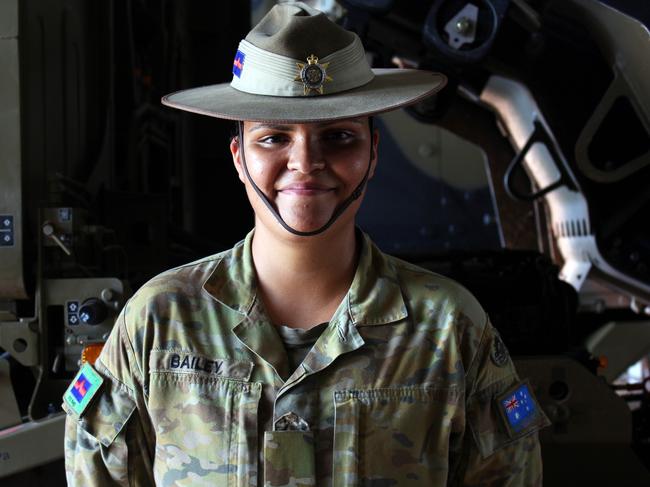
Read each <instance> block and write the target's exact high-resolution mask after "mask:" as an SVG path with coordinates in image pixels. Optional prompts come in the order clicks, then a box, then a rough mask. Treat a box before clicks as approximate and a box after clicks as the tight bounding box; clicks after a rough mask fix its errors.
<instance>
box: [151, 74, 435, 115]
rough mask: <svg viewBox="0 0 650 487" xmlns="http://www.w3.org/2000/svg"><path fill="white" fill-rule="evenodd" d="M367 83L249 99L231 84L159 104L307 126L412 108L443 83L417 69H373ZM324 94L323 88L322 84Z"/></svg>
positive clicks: (165, 99)
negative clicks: (302, 94)
mask: <svg viewBox="0 0 650 487" xmlns="http://www.w3.org/2000/svg"><path fill="white" fill-rule="evenodd" d="M373 72H374V73H375V77H374V78H373V80H372V81H370V82H369V83H367V84H365V85H363V86H360V87H358V88H354V89H351V90H348V91H343V92H339V93H332V94H330V95H328V94H327V93H326V94H323V95H312V96H305V97H280V96H265V95H253V94H250V93H245V92H243V91H239V90H236V89H235V88H233V87H231V86H230V83H222V84H218V85H209V86H202V87H200V88H192V89H188V90H182V91H177V92H175V93H171V94H169V95H166V96H164V97H163V98H162V103H163V104H164V105H167V106H170V107H173V108H178V109H180V110H185V111H188V112H194V113H199V114H202V115H208V116H211V117H217V118H223V119H227V120H248V121H254V122H284V123H308V122H321V121H329V120H339V119H345V118H354V117H361V116H368V115H375V114H378V113H382V112H387V111H390V110H395V109H396V108H400V107H403V106H406V105H410V104H413V103H416V102H418V101H420V100H422V99H424V98H427V97H428V96H431V95H433V94H434V93H436V92H438V91H440V90H441V89H442V88H443V87H444V86H445V84H447V78H446V77H445V76H444V75H443V74H440V73H433V72H430V71H422V70H417V69H373ZM325 89H327V85H325Z"/></svg>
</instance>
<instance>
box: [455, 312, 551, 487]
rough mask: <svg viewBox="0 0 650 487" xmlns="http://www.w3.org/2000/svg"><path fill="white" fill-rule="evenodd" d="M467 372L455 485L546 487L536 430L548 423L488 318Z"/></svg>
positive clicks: (530, 389) (528, 385) (476, 341)
mask: <svg viewBox="0 0 650 487" xmlns="http://www.w3.org/2000/svg"><path fill="white" fill-rule="evenodd" d="M481 328H482V332H481V334H480V337H478V336H477V337H475V338H476V339H477V340H476V339H475V340H474V342H475V343H477V345H476V353H475V354H474V356H473V359H472V361H471V364H470V365H469V368H468V369H467V374H466V402H465V408H466V409H465V415H466V427H467V430H466V433H465V437H464V441H463V448H462V452H461V458H460V461H459V463H458V470H457V471H456V472H455V475H454V481H453V482H451V485H456V486H466V487H470V486H485V485H489V486H491V487H533V486H534V487H542V458H541V449H540V444H539V438H538V434H537V432H538V431H539V430H540V429H541V428H543V427H545V426H547V425H548V424H549V421H548V419H547V418H546V416H545V415H544V412H543V411H542V409H541V408H540V406H539V404H538V402H537V400H536V399H535V396H534V392H533V390H532V386H531V385H530V384H529V383H528V382H527V381H521V380H520V379H519V377H518V375H517V372H516V370H515V367H514V364H513V363H512V360H511V359H510V356H509V354H508V350H507V349H506V347H505V345H504V343H503V341H502V340H501V337H500V336H499V334H498V332H497V331H496V330H495V329H494V327H493V326H492V325H491V324H490V322H489V320H487V317H486V323H485V325H484V326H483V327H481Z"/></svg>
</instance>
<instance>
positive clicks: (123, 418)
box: [63, 307, 154, 487]
mask: <svg viewBox="0 0 650 487" xmlns="http://www.w3.org/2000/svg"><path fill="white" fill-rule="evenodd" d="M125 314H126V307H125V310H123V311H122V313H121V314H120V316H119V317H118V319H117V322H116V324H115V326H114V327H113V331H112V332H111V335H110V336H109V338H108V341H107V342H106V344H105V345H104V348H103V350H102V353H101V354H100V356H99V358H98V359H97V361H96V362H95V365H94V367H93V366H91V365H89V364H86V365H84V366H83V367H82V368H81V370H80V371H79V373H78V374H77V376H76V377H75V379H73V382H72V384H71V385H70V387H69V388H68V391H66V394H65V396H64V400H63V409H64V410H65V411H66V413H67V417H66V425H65V445H64V450H65V468H66V477H67V481H68V485H69V486H71V487H75V486H83V487H91V486H102V487H104V486H145V485H146V486H150V485H154V480H153V470H152V461H151V458H152V456H151V450H152V447H151V446H150V445H151V442H148V441H147V434H146V428H145V427H144V425H145V424H146V421H143V418H144V417H145V415H143V414H142V412H143V411H144V410H145V408H144V404H145V402H144V394H143V383H142V375H141V372H140V369H139V367H138V365H137V362H136V355H135V353H134V350H133V347H132V344H131V341H130V340H129V337H128V335H127V332H126V325H125Z"/></svg>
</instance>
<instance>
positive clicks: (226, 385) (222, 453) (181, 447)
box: [149, 372, 262, 487]
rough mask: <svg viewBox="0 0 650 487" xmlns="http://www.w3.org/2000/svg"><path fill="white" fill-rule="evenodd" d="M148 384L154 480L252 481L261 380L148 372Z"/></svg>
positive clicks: (229, 483) (230, 483) (181, 482)
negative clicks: (153, 447)
mask: <svg viewBox="0 0 650 487" xmlns="http://www.w3.org/2000/svg"><path fill="white" fill-rule="evenodd" d="M149 388H150V391H149V392H150V394H149V412H150V415H151V419H152V422H153V425H154V428H155V431H156V459H155V463H154V475H155V477H156V483H157V484H158V483H159V484H160V485H176V484H179V485H196V484H198V483H201V485H203V483H205V485H208V484H209V485H214V486H237V487H243V486H246V487H249V486H256V485H257V409H258V404H259V400H260V396H261V391H262V385H261V384H260V383H255V382H245V381H242V380H235V379H229V378H225V377H208V376H205V375H200V374H187V373H174V372H152V373H151V375H150V383H149Z"/></svg>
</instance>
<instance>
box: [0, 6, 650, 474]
mask: <svg viewBox="0 0 650 487" xmlns="http://www.w3.org/2000/svg"><path fill="white" fill-rule="evenodd" d="M273 3H274V2H268V1H260V0H253V1H252V2H242V1H237V2H235V1H225V0H224V1H220V2H196V1H192V2H185V1H182V0H128V1H121V2H118V1H112V0H104V1H93V2H88V1H85V0H22V1H18V0H0V62H1V64H2V69H1V70H0V483H1V484H2V485H3V486H8V485H36V484H39V485H64V482H65V480H64V473H63V462H62V457H63V422H64V413H63V412H62V411H61V407H60V404H61V396H62V394H63V392H64V390H65V389H66V387H67V386H68V383H69V382H70V380H71V379H72V377H73V376H74V374H75V373H76V371H77V370H78V368H79V365H80V364H81V363H83V362H85V361H90V362H92V361H93V360H94V359H95V357H96V356H97V354H98V353H99V351H100V350H101V346H102V344H103V342H104V341H105V340H106V337H107V335H108V333H109V332H110V330H111V328H112V324H113V320H114V319H115V317H116V315H117V313H118V312H119V310H120V309H121V307H122V306H123V305H124V303H125V301H126V300H127V299H128V297H129V296H130V294H131V293H132V292H133V291H134V290H135V289H137V288H138V287H139V286H140V285H141V284H143V283H144V282H145V281H146V280H148V279H149V278H150V277H152V276H153V275H155V274H156V273H158V272H160V271H162V270H164V269H166V268H169V267H173V266H175V265H178V264H182V263H185V262H188V261H191V260H193V259H195V258H198V257H201V256H204V255H208V254H212V253H216V252H218V251H221V250H224V249H226V248H228V247H230V246H231V245H232V244H233V243H235V242H236V241H238V240H240V239H241V238H243V236H244V235H245V233H246V232H247V230H249V229H250V228H251V227H252V224H253V220H252V213H251V211H250V210H249V206H248V204H247V202H246V199H245V195H244V192H243V191H242V189H241V188H240V184H239V182H238V180H237V178H236V174H235V172H234V170H233V169H232V165H231V161H230V154H229V152H228V148H227V146H228V140H229V137H230V135H231V131H232V127H231V126H229V125H228V124H227V123H224V122H222V121H218V120H214V119H210V118H208V117H199V116H195V115H191V114H187V113H180V112H175V111H173V110H170V109H168V108H165V107H163V106H161V104H160V102H159V100H160V97H161V96H162V95H164V94H166V93H168V92H171V91H175V90H178V89H183V88H188V87H193V86H198V85H202V84H210V83H216V82H223V81H227V80H228V79H229V78H230V76H231V74H230V64H231V62H232V58H233V55H234V53H235V52H236V47H237V44H238V42H239V40H240V39H241V38H242V37H243V36H244V35H245V33H246V32H247V31H248V30H249V27H250V25H251V22H255V21H256V20H257V19H259V18H260V17H261V15H263V14H264V13H265V12H266V11H267V10H268V8H270V6H271V5H272V4H273ZM308 3H311V4H312V5H314V6H316V7H317V8H320V9H321V10H324V11H326V12H327V13H328V15H331V16H332V17H333V18H335V19H337V21H339V22H340V23H342V24H343V25H345V26H346V27H347V28H349V29H352V30H355V31H356V32H357V33H358V34H359V35H360V36H361V38H362V40H363V41H364V43H365V45H366V49H367V51H368V52H369V53H370V56H371V59H370V61H371V63H372V64H373V66H374V67H387V66H395V65H397V66H400V67H419V68H422V69H431V70H435V71H442V72H444V73H445V74H446V75H447V76H448V78H449V83H448V86H447V87H446V88H445V90H444V91H442V92H441V93H440V94H439V95H438V96H436V97H435V98H431V99H428V100H426V101H424V102H422V103H421V104H419V105H417V106H415V107H412V108H410V109H408V110H404V111H400V112H395V113H391V114H388V115H385V116H382V117H379V118H378V120H377V125H378V126H379V128H380V130H381V151H380V162H379V167H378V170H377V173H376V175H375V177H374V179H373V181H372V182H371V184H370V186H369V189H368V192H367V196H366V201H365V203H364V206H363V209H362V211H361V212H360V215H359V225H360V226H361V228H363V229H364V230H365V231H367V232H368V233H369V234H370V235H371V236H372V237H373V238H374V239H375V241H376V242H377V243H378V244H379V246H380V247H381V248H382V249H383V250H385V251H386V252H389V253H392V254H396V255H398V256H400V257H403V258H405V259H407V260H410V261H412V262H415V263H417V264H419V265H422V266H425V267H427V268H430V269H433V270H436V271H437V272H441V273H443V274H446V275H449V276H450V277H453V278H455V279H457V280H458V281H460V282H461V283H463V284H464V285H465V286H466V287H468V288H469V289H470V290H471V291H472V292H473V293H474V294H476V295H477V297H478V298H479V300H480V301H481V302H482V303H483V304H484V306H485V307H486V309H487V311H488V312H489V314H490V316H491V319H492V322H493V323H494V324H495V326H496V327H497V328H498V329H499V331H500V333H501V336H502V337H503V339H504V341H505V342H506V344H507V345H508V348H509V350H510V352H511V354H512V355H513V356H514V358H515V362H516V364H517V367H518V370H519V372H520V375H522V376H525V377H528V378H529V380H530V383H531V385H532V387H533V388H534V390H535V392H536V395H537V397H538V399H539V401H540V404H541V405H542V407H543V408H544V410H545V412H546V414H547V416H548V417H549V418H550V419H551V422H552V425H551V426H550V427H548V428H546V429H544V430H543V431H541V433H540V438H541V441H542V448H543V455H544V476H545V485H549V486H553V487H555V486H565V485H566V486H569V485H571V486H574V485H591V486H613V485H616V486H642V485H650V473H649V471H648V470H649V469H650V362H649V357H650V267H649V266H650V225H649V223H650V217H649V215H650V32H649V31H648V27H649V25H650V9H649V8H648V6H647V4H646V2H641V1H634V0H600V1H598V0H472V1H463V0H411V1H400V2H398V1H395V0H342V1H340V2H335V1H333V0H329V1H327V0H322V1H311V2H308Z"/></svg>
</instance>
